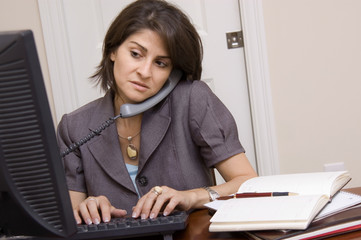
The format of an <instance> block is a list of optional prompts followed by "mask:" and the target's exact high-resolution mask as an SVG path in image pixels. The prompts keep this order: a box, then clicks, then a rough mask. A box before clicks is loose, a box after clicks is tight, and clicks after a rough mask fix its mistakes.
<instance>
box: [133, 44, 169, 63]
mask: <svg viewBox="0 0 361 240" xmlns="http://www.w3.org/2000/svg"><path fill="white" fill-rule="evenodd" d="M130 42H131V43H134V44H136V45H137V46H139V47H140V48H141V49H142V50H143V51H144V52H148V49H147V48H146V47H144V46H142V45H141V44H139V43H137V42H135V41H130ZM157 57H158V58H169V59H170V57H169V56H157Z"/></svg>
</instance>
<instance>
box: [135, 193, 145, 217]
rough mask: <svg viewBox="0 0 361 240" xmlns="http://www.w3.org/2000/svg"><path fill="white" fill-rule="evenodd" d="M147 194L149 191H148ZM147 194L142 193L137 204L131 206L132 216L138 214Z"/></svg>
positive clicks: (137, 215)
mask: <svg viewBox="0 0 361 240" xmlns="http://www.w3.org/2000/svg"><path fill="white" fill-rule="evenodd" d="M148 194H149V193H148ZM146 197H147V195H144V196H143V197H141V198H140V199H139V200H138V202H137V204H136V205H135V206H134V207H133V213H132V217H133V218H137V217H139V215H140V212H141V209H142V207H143V204H144V202H145V199H146Z"/></svg>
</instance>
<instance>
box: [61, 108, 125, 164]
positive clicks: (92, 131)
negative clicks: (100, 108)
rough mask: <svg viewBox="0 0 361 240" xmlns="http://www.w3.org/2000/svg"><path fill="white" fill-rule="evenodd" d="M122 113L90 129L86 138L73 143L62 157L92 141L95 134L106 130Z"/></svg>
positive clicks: (97, 134)
mask: <svg viewBox="0 0 361 240" xmlns="http://www.w3.org/2000/svg"><path fill="white" fill-rule="evenodd" d="M121 116H122V115H121V114H119V115H118V116H115V117H112V118H109V119H108V120H106V121H105V122H104V123H102V124H101V125H100V126H99V127H98V128H97V129H95V130H92V129H89V131H90V132H89V134H88V135H86V136H85V137H84V138H82V139H80V140H79V141H77V142H75V143H73V144H71V145H70V146H69V147H68V148H67V149H65V151H63V152H62V153H61V154H60V156H61V157H65V156H66V155H68V154H69V153H71V152H74V151H75V150H77V149H78V148H79V147H80V146H82V145H83V144H85V143H87V142H88V141H90V140H91V139H92V138H94V137H95V136H99V135H100V133H101V132H102V131H104V129H106V128H107V127H109V126H110V125H112V124H113V123H114V122H115V120H116V119H117V118H120V117H121Z"/></svg>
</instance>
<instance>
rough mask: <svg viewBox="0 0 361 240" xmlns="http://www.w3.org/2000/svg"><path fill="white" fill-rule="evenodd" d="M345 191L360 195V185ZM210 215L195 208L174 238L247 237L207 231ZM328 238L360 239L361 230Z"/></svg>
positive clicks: (229, 239)
mask: <svg viewBox="0 0 361 240" xmlns="http://www.w3.org/2000/svg"><path fill="white" fill-rule="evenodd" d="M345 190H347V191H350V192H353V193H356V194H359V195H361V187H358V188H349V189H345ZM210 219H211V216H210V215H209V214H208V210H206V209H203V210H197V211H195V212H193V213H191V214H190V216H189V222H188V226H187V228H186V229H185V230H184V231H180V232H176V233H175V234H174V235H173V239H174V240H206V239H212V240H236V239H237V240H242V239H245V240H246V239H248V238H247V237H245V236H244V235H243V234H242V232H209V231H208V227H209V224H210V222H209V220H210ZM327 239H330V240H336V239H338V240H345V239H347V240H356V239H358V240H360V239H361V231H356V232H351V233H347V234H343V235H339V236H336V237H331V238H327Z"/></svg>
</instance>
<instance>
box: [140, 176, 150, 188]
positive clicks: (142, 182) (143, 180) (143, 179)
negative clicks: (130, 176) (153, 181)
mask: <svg viewBox="0 0 361 240" xmlns="http://www.w3.org/2000/svg"><path fill="white" fill-rule="evenodd" d="M138 183H139V184H140V185H141V186H143V187H144V186H147V185H148V178H147V177H145V176H141V177H139V178H138Z"/></svg>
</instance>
